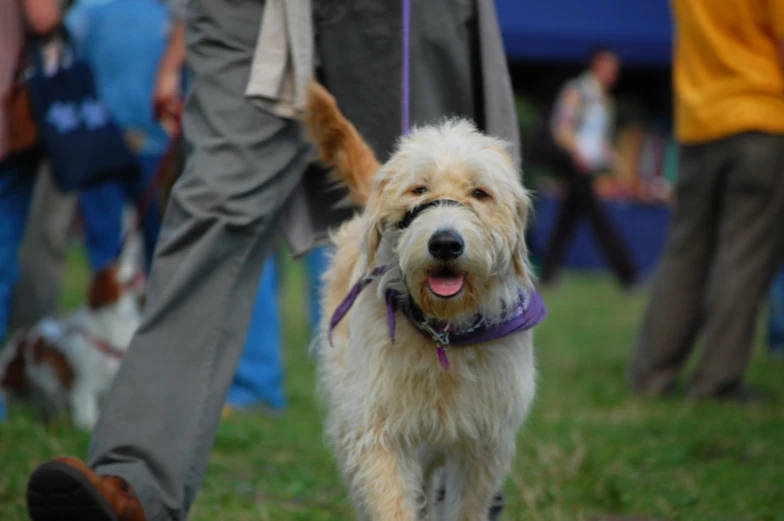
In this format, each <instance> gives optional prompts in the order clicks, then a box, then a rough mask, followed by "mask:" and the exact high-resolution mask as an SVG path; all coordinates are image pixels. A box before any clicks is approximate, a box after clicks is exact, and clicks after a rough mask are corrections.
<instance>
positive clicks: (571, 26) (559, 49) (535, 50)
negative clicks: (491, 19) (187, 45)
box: [496, 0, 672, 67]
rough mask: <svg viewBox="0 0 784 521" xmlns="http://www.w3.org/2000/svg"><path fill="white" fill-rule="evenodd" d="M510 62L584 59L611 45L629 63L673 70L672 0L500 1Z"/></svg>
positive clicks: (498, 5) (501, 18)
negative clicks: (597, 48) (595, 50)
mask: <svg viewBox="0 0 784 521" xmlns="http://www.w3.org/2000/svg"><path fill="white" fill-rule="evenodd" d="M496 6H497V9H498V19H499V21H500V24H501V32H502V34H503V39H504V45H505V47H506V52H507V55H508V56H509V58H510V59H513V60H515V59H519V60H535V61H543V60H548V61H570V62H572V61H583V60H585V59H586V57H587V55H588V53H589V52H590V50H591V48H593V47H595V46H596V45H599V44H601V45H607V46H609V47H611V48H612V49H614V50H615V51H617V52H618V53H619V54H620V55H621V57H622V58H623V60H624V61H625V62H626V63H629V64H635V65H643V66H656V67H660V66H669V64H670V55H671V41H670V39H671V34H672V23H671V19H670V12H669V8H670V6H669V2H668V1H667V0H496Z"/></svg>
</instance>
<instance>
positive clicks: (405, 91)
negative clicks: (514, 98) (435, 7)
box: [401, 0, 411, 136]
mask: <svg viewBox="0 0 784 521" xmlns="http://www.w3.org/2000/svg"><path fill="white" fill-rule="evenodd" d="M402 1H403V74H402V76H403V85H402V91H401V92H402V98H403V107H402V109H403V114H402V117H401V121H402V125H403V129H402V134H403V135H404V136H407V135H408V129H409V122H408V117H409V116H408V114H409V99H410V94H411V92H410V90H411V89H410V86H409V81H408V79H409V65H410V49H409V32H410V29H411V0H402Z"/></svg>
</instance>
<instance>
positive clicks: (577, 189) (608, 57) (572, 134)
mask: <svg viewBox="0 0 784 521" xmlns="http://www.w3.org/2000/svg"><path fill="white" fill-rule="evenodd" d="M620 64H621V63H620V58H619V57H618V55H617V54H615V53H614V52H613V51H611V50H609V49H606V48H599V49H597V50H596V51H594V52H593V53H592V54H591V58H590V61H589V67H588V70H586V71H585V72H583V73H582V74H581V75H580V76H578V77H576V78H573V79H571V80H569V81H568V82H567V83H566V84H565V85H564V87H563V88H562V89H561V92H560V93H559V95H558V98H557V100H556V102H555V107H554V110H553V114H552V119H551V120H550V128H549V133H548V136H547V138H548V139H547V141H548V143H547V146H546V147H545V148H546V149H547V156H548V159H549V163H550V164H551V166H552V167H553V168H554V169H555V170H556V172H557V174H558V175H559V176H561V177H562V178H563V179H564V180H565V181H566V182H567V184H568V190H569V193H568V196H567V197H566V199H565V200H564V201H563V204H562V205H561V213H560V215H559V216H558V221H557V223H556V225H555V229H554V231H553V233H552V235H551V236H550V242H549V244H548V247H547V251H546V253H545V256H544V266H543V272H542V281H543V282H544V283H545V284H548V283H552V282H553V281H554V279H555V276H556V274H557V271H558V268H559V265H560V262H561V258H562V257H563V254H564V252H565V250H566V247H567V245H568V243H569V239H570V238H571V235H572V233H573V231H574V229H575V226H576V225H577V222H578V221H579V219H580V216H581V215H582V214H585V216H586V217H588V220H589V222H590V224H591V229H592V231H593V234H594V236H595V238H596V242H597V243H598V244H599V246H600V247H601V248H602V250H603V251H604V254H605V256H606V258H607V260H608V262H609V264H610V266H611V268H612V269H613V271H614V272H615V274H616V276H617V277H618V279H619V280H620V281H621V284H622V285H623V286H624V287H630V286H633V285H634V283H635V282H636V279H637V268H636V267H635V265H634V262H633V260H632V258H631V255H630V254H629V252H628V250H627V248H626V246H625V244H624V243H623V239H622V238H621V237H620V235H619V234H618V232H617V231H616V229H615V227H614V226H613V224H612V222H611V221H610V219H609V217H608V216H607V214H606V212H605V211H604V209H603V208H602V204H601V202H600V201H599V199H598V198H597V196H596V193H595V192H594V190H593V178H594V174H595V173H596V172H598V171H601V170H606V169H611V168H612V167H613V165H614V163H615V152H614V150H613V147H612V142H611V137H612V134H613V120H614V117H615V110H614V104H613V100H612V97H611V95H610V90H611V89H612V87H613V86H614V85H615V82H616V81H617V79H618V72H619V70H620Z"/></svg>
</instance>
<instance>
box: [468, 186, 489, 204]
mask: <svg viewBox="0 0 784 521" xmlns="http://www.w3.org/2000/svg"><path fill="white" fill-rule="evenodd" d="M471 197H473V198H474V199H478V200H480V201H481V200H483V199H487V198H488V197H490V194H488V193H487V192H485V191H484V190H482V189H481V188H474V190H473V191H472V192H471Z"/></svg>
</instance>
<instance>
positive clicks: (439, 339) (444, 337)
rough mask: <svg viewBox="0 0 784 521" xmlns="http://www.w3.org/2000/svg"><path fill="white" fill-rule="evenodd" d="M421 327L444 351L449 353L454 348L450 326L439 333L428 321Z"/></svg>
mask: <svg viewBox="0 0 784 521" xmlns="http://www.w3.org/2000/svg"><path fill="white" fill-rule="evenodd" d="M421 327H422V329H423V330H424V331H426V332H427V333H428V334H429V335H430V336H431V337H432V338H433V340H435V342H436V343H437V344H438V346H439V347H440V348H441V349H443V350H444V351H447V350H448V349H449V348H450V347H452V344H451V340H450V338H449V328H450V324H447V325H446V326H444V329H443V330H441V331H437V330H436V329H435V328H434V327H433V326H431V325H430V324H429V323H428V322H427V321H424V322H423V323H422V326H421Z"/></svg>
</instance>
